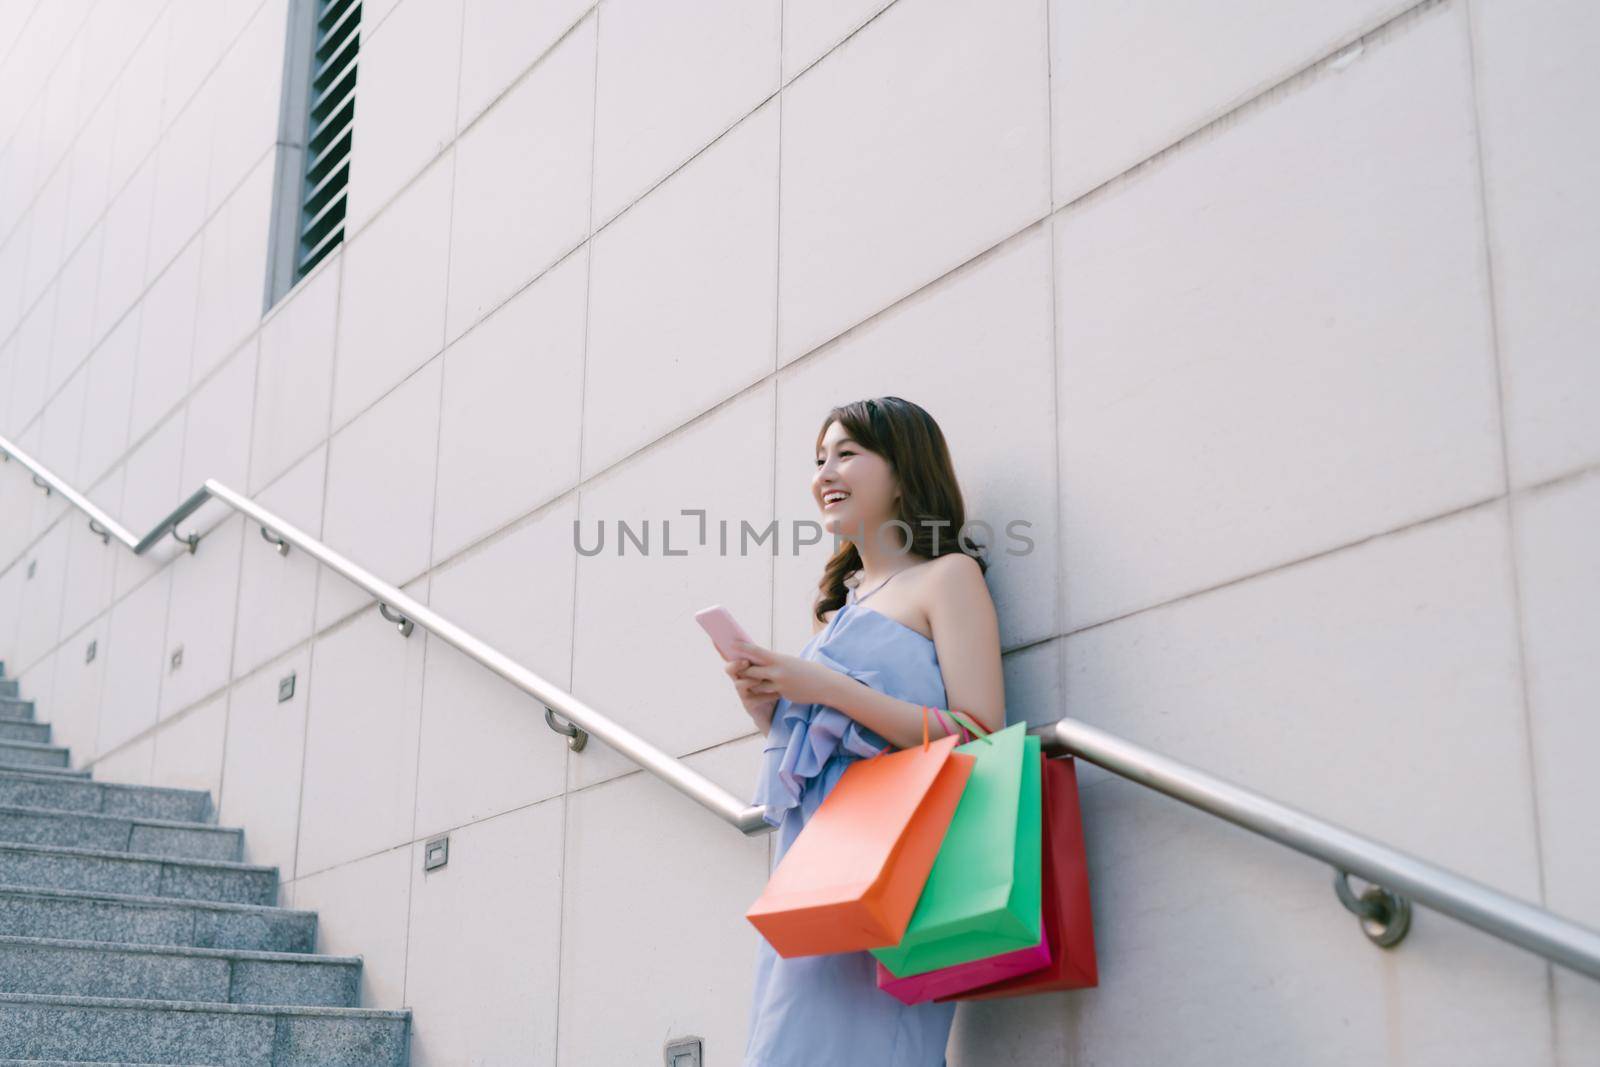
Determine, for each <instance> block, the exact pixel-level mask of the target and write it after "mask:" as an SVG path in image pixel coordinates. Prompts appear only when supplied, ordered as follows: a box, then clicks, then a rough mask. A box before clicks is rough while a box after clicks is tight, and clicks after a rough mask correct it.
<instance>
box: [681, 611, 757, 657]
mask: <svg viewBox="0 0 1600 1067" xmlns="http://www.w3.org/2000/svg"><path fill="white" fill-rule="evenodd" d="M694 621H695V622H697V623H699V624H700V625H701V627H702V628H703V629H704V630H705V632H706V633H708V634H710V635H711V643H712V644H714V645H716V646H717V652H718V653H719V654H720V655H721V656H722V658H723V659H725V660H735V659H738V658H740V651H739V649H738V648H737V647H736V646H735V645H734V643H733V642H734V641H736V640H738V641H749V642H750V643H751V644H752V645H753V644H755V643H756V640H755V638H753V637H751V636H750V635H749V634H747V633H745V632H744V627H743V626H740V625H739V624H738V623H737V622H734V621H733V616H732V615H729V614H728V609H727V608H725V607H723V606H722V605H721V604H713V605H712V606H711V607H709V608H702V609H701V610H699V611H697V612H695V613H694Z"/></svg>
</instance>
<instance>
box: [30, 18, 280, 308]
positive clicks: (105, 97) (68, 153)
mask: <svg viewBox="0 0 1600 1067" xmlns="http://www.w3.org/2000/svg"><path fill="white" fill-rule="evenodd" d="M267 3H269V0H258V3H256V6H254V8H253V10H251V11H250V16H248V18H245V19H243V21H242V22H240V27H238V32H235V34H234V37H232V38H230V40H227V42H224V43H222V48H221V51H219V53H218V59H216V62H213V64H211V66H210V67H208V69H206V70H205V74H203V75H202V77H200V82H198V83H197V85H195V90H194V91H192V93H190V94H189V96H187V98H184V101H182V104H181V106H179V107H178V110H176V112H173V118H171V122H168V123H166V126H165V128H163V130H158V131H157V134H155V144H154V146H150V150H149V152H147V154H146V155H142V157H139V160H138V162H134V163H133V165H131V170H130V171H128V181H125V182H123V184H122V187H120V189H117V190H114V192H112V190H107V195H106V206H107V208H109V206H110V203H112V202H114V200H117V197H118V195H122V192H123V190H125V189H126V187H128V184H131V182H133V179H134V178H138V174H139V168H141V166H144V165H146V162H149V158H150V157H154V155H155V154H157V152H158V150H160V147H162V141H163V139H165V138H166V134H168V133H171V130H173V126H174V125H178V120H179V118H182V115H184V112H187V110H189V109H190V107H194V102H195V99H197V98H198V96H200V93H203V91H205V88H206V83H208V82H210V80H211V78H213V77H216V72H218V69H219V67H221V66H222V62H226V61H227V59H229V56H232V54H234V48H237V46H238V42H240V38H243V35H245V32H246V30H248V29H250V26H251V24H253V22H254V21H256V18H258V16H259V14H261V11H262V8H266V6H267ZM174 6H176V0H166V6H163V8H162V10H160V13H158V14H157V16H155V21H154V22H152V24H150V27H149V29H147V30H146V35H144V37H141V38H139V42H138V43H136V45H134V46H133V48H131V50H130V51H128V58H126V59H125V61H123V64H122V67H120V69H118V70H117V74H114V75H112V77H110V80H109V82H107V85H106V90H104V91H102V93H101V98H99V99H98V101H94V106H93V107H90V110H88V118H90V122H93V118H94V115H96V114H98V112H99V109H101V107H104V106H106V104H107V101H109V99H110V98H112V94H114V93H115V91H117V88H118V83H120V82H122V75H123V74H125V72H126V69H128V66H130V64H131V62H133V58H134V56H138V54H139V50H141V48H144V43H146V40H149V35H150V34H154V32H155V30H157V29H158V27H160V26H162V24H163V22H165V19H166V16H168V13H170V10H173V8H174ZM91 13H93V11H91ZM88 18H90V16H85V21H83V26H88ZM80 32H82V27H80ZM70 46H72V45H70V43H69V45H67V48H70ZM62 58H66V53H62V56H61V58H58V61H56V62H58V64H59V62H61V59H62ZM165 74H166V72H165V70H163V77H162V101H160V104H158V107H163V109H165V106H166V77H165ZM45 80H46V82H48V78H45ZM110 102H112V104H115V101H114V99H112V101H110ZM78 110H80V117H82V104H80V107H78ZM24 115H26V112H24ZM90 122H80V123H78V128H77V130H75V131H74V133H72V138H70V141H69V142H67V146H66V147H64V149H62V152H61V158H58V160H54V162H53V163H51V165H50V173H48V174H45V179H43V181H37V182H35V189H34V192H32V195H30V197H29V202H27V206H24V208H22V211H21V213H19V214H18V222H16V226H13V227H11V230H8V232H6V234H5V237H0V250H3V248H5V246H6V245H8V243H10V242H11V237H13V234H14V232H16V230H18V227H21V224H22V221H24V219H26V218H27V214H29V211H32V210H34V206H35V205H37V203H38V197H40V194H43V190H45V186H48V184H50V182H51V179H53V178H54V176H56V171H59V170H61V168H62V166H66V165H67V160H69V158H70V157H72V152H74V149H77V142H78V139H80V138H82V136H83V131H85V130H86V128H88V125H90ZM115 131H117V126H115V123H114V125H112V136H114V138H115ZM213 142H214V138H213ZM114 144H115V139H114ZM8 149H10V146H6V147H5V149H0V158H3V157H5V152H6V150H8ZM208 158H210V157H208ZM109 166H110V165H109V162H107V171H109ZM109 181H110V174H109V173H107V182H109ZM104 214H106V213H104V210H102V211H101V213H99V214H96V216H94V219H93V221H91V222H90V224H88V226H86V227H85V238H86V237H88V234H90V232H93V229H94V227H96V226H98V224H99V222H101V219H102V218H104ZM62 226H66V221H62ZM82 243H83V242H82V240H80V242H78V245H82ZM74 251H77V245H74V248H72V250H70V251H67V253H66V254H64V259H70V258H72V253H74ZM51 280H54V275H51ZM45 285H46V288H48V285H50V283H48V282H46V283H45ZM6 339H10V338H6Z"/></svg>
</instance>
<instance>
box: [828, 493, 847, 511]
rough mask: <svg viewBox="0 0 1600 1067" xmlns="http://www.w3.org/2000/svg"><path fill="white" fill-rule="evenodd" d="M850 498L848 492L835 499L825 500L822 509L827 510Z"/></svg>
mask: <svg viewBox="0 0 1600 1067" xmlns="http://www.w3.org/2000/svg"><path fill="white" fill-rule="evenodd" d="M849 499H850V494H849V493H846V494H845V495H844V496H841V497H839V498H837V499H835V500H824V501H823V502H822V510H823V511H827V510H828V509H829V508H831V507H833V506H834V505H835V504H843V503H844V502H845V501H847V500H849Z"/></svg>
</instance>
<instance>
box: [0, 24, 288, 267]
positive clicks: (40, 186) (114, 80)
mask: <svg viewBox="0 0 1600 1067" xmlns="http://www.w3.org/2000/svg"><path fill="white" fill-rule="evenodd" d="M176 2H177V0H166V2H165V5H164V6H163V7H162V8H161V9H160V10H159V11H158V12H157V13H156V16H155V19H154V20H153V21H152V22H151V23H150V25H149V26H148V27H147V28H146V29H145V32H144V34H143V35H141V36H140V38H139V40H138V41H137V42H136V43H135V44H134V46H133V47H132V48H130V49H129V50H128V55H127V57H126V58H125V59H124V60H123V61H122V65H121V66H120V67H118V68H117V72H116V73H115V74H113V75H112V76H111V77H110V79H109V80H108V81H107V83H106V88H105V90H104V91H103V92H101V94H100V98H99V99H98V100H96V101H95V102H94V105H93V106H92V107H90V108H89V111H88V115H89V119H90V120H91V121H92V120H93V118H94V116H95V114H96V113H97V112H98V111H99V110H100V108H101V107H103V106H105V104H106V101H107V100H108V99H109V98H110V97H111V95H112V93H113V92H115V91H116V89H117V87H118V83H119V82H120V81H121V80H122V75H123V74H124V73H125V72H126V71H127V69H128V67H129V65H130V64H132V62H133V59H134V57H135V56H137V55H138V54H139V49H141V48H143V47H144V46H145V42H146V41H148V40H149V39H150V35H151V34H153V33H155V32H156V30H157V29H158V28H160V27H161V26H162V25H163V23H164V21H165V19H166V17H167V12H168V11H169V9H171V8H172V7H173V6H174V5H175V4H176ZM261 2H262V3H265V2H266V0H261ZM92 14H93V9H92V8H91V10H90V12H89V14H86V15H85V16H84V21H83V23H82V25H80V26H79V28H78V30H77V33H75V34H74V37H73V40H72V41H69V42H68V44H67V49H70V48H71V47H72V45H73V44H75V43H76V39H77V34H78V33H82V32H83V29H84V27H86V26H87V25H88V23H89V18H90V16H91V15H92ZM253 17H254V16H252V18H253ZM231 48H232V44H231V43H230V44H229V45H228V46H226V47H225V48H224V49H223V53H224V55H226V53H227V52H228V51H229V50H230V49H231ZM64 58H66V49H63V50H62V54H61V55H60V56H58V57H56V60H55V63H54V64H53V65H52V67H51V74H54V73H55V69H56V67H58V66H60V63H61V60H62V59H64ZM164 73H165V72H163V74H164ZM209 77H210V75H209V74H207V78H209ZM49 80H50V75H46V76H45V77H44V78H43V79H42V80H41V83H40V84H41V89H40V93H41V96H40V98H39V99H40V100H41V101H42V94H43V88H42V86H43V84H44V83H46V82H48V81H49ZM202 84H203V81H202ZM161 95H162V100H161V101H158V102H157V105H156V106H157V107H158V108H159V107H160V106H161V104H162V102H164V101H165V99H166V78H165V77H164V76H163V78H162V81H161ZM112 103H113V104H114V103H115V101H114V100H113V101H112ZM41 106H43V105H42V103H41ZM78 110H79V113H80V116H81V115H82V113H83V104H82V103H81V102H80V103H79V105H78ZM179 113H180V114H181V110H180V112H179ZM22 114H23V118H24V119H26V117H27V116H28V115H30V114H32V108H31V106H30V107H29V108H28V109H26V110H24V111H23V113H22ZM177 117H178V116H177V115H174V116H173V118H174V120H176V119H177ZM88 125H89V122H80V123H79V124H78V128H77V130H75V131H73V134H72V137H71V139H70V140H69V141H68V142H67V145H66V148H65V149H63V151H62V154H61V158H60V159H58V160H56V161H55V162H53V163H51V164H50V171H49V173H47V174H46V175H45V177H44V180H43V181H36V182H35V188H34V190H33V191H32V193H31V194H30V195H29V197H28V203H27V206H25V207H24V208H23V209H22V211H21V212H20V213H19V214H18V216H17V225H18V226H20V225H21V223H22V221H23V220H24V219H25V218H26V217H27V215H28V212H29V211H31V210H32V209H33V206H34V204H36V203H37V202H38V199H39V194H40V193H42V192H43V191H44V187H45V186H47V185H49V184H50V180H51V179H52V178H53V177H55V173H56V171H58V170H60V169H61V167H62V166H64V165H65V164H66V161H67V159H68V157H70V156H71V154H72V151H73V149H74V148H76V147H77V144H78V138H80V137H82V136H83V131H84V130H85V129H86V128H87V127H88ZM19 128H20V127H19ZM169 128H170V127H169ZM164 132H165V131H159V132H158V134H157V137H156V141H157V143H158V144H159V143H160V140H161V134H162V133H164ZM115 133H116V127H115V125H113V126H112V134H113V136H114V135H115ZM15 138H16V134H13V135H12V140H15ZM113 143H115V142H113ZM10 148H11V144H10V142H9V141H8V142H7V144H6V145H5V146H4V147H3V148H0V159H3V158H4V156H5V155H6V153H7V152H9V151H10ZM143 165H144V161H143V159H142V158H141V159H140V160H139V161H138V162H136V163H134V165H133V169H132V172H131V174H137V173H138V171H139V168H140V167H141V166H143ZM106 166H107V169H108V171H109V168H110V162H109V161H107V164H106ZM130 176H131V175H130ZM109 180H110V175H109V174H108V175H107V181H108V182H109ZM124 184H126V183H124ZM118 191H119V192H120V190H118ZM114 199H116V197H115V196H108V198H107V202H108V203H109V201H110V200H114ZM16 228H17V227H16V226H13V228H12V229H11V230H9V231H7V232H6V234H5V236H4V237H0V249H4V248H5V246H6V245H7V244H9V243H10V241H11V237H12V234H13V233H15V232H16ZM89 228H90V229H93V228H94V226H93V224H92V223H91V224H90V226H89ZM69 255H70V253H69Z"/></svg>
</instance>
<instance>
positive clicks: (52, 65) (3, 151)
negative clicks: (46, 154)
mask: <svg viewBox="0 0 1600 1067" xmlns="http://www.w3.org/2000/svg"><path fill="white" fill-rule="evenodd" d="M169 2H171V0H169ZM43 9H44V3H43V2H39V3H36V4H34V6H33V7H32V8H31V9H30V10H29V11H28V17H27V18H26V19H24V20H23V23H22V25H21V26H19V27H17V35H16V37H14V38H12V41H11V45H10V47H9V48H7V49H6V53H5V55H4V56H3V57H0V77H4V76H5V74H6V73H7V68H8V64H10V62H11V56H12V54H13V53H14V52H16V50H17V48H18V46H20V45H21V44H22V42H23V41H24V40H25V39H26V38H27V34H28V25H29V24H30V23H32V22H33V17H34V15H36V14H38V13H39V12H40V11H42V10H43ZM164 12H165V9H163V13H164ZM93 14H94V8H93V6H92V5H91V6H89V7H87V8H85V9H84V12H83V18H82V19H81V20H80V21H79V22H78V26H77V28H76V29H74V30H73V31H72V32H71V33H70V34H68V35H67V38H66V40H65V42H64V43H63V44H62V46H61V51H60V52H59V53H57V55H56V57H55V58H54V59H52V60H50V62H49V67H48V68H47V71H46V73H45V74H44V75H43V76H42V77H40V78H38V79H36V81H35V85H36V86H37V89H38V91H37V92H36V93H35V94H34V96H33V98H32V99H31V100H29V101H28V103H26V104H24V105H23V106H22V110H21V111H19V112H18V113H17V126H16V128H15V129H14V130H12V132H11V136H10V137H7V138H6V140H5V144H3V145H0V162H4V161H5V159H6V157H7V156H8V155H10V153H11V149H12V147H13V146H14V145H15V144H16V140H17V138H18V137H19V136H21V130H22V127H23V124H24V123H25V122H27V120H28V118H29V116H31V115H32V114H33V109H34V106H35V105H38V106H40V107H43V106H44V94H45V89H46V88H47V87H48V86H49V84H50V79H51V78H53V77H55V75H56V72H57V71H58V70H59V69H60V67H61V63H62V61H63V60H64V59H66V58H67V53H68V52H70V51H72V48H73V46H74V45H76V44H77V43H78V38H79V37H81V36H83V31H84V27H86V26H88V25H89V19H90V17H91V16H92V15H93ZM161 17H162V15H161V14H158V15H157V16H156V21H158V22H159V21H160V20H161ZM154 28H155V27H154V26H151V27H150V29H152V30H153V29H154ZM146 32H147V33H148V32H149V31H146ZM140 40H141V42H142V41H143V38H141V39H140ZM138 47H139V46H138V45H137V44H136V45H135V46H134V50H133V51H130V52H129V53H128V60H129V61H131V60H132V59H133V55H134V52H136V51H137V50H138ZM123 66H124V67H125V66H127V62H126V61H125V62H124V63H123ZM121 76H122V71H121V70H120V69H119V70H118V71H117V73H116V74H114V75H112V80H113V81H115V80H116V79H117V78H120V77H121ZM78 77H79V80H80V85H79V88H80V89H81V88H82V84H81V81H82V78H83V75H82V73H81V72H80V73H79V75H78ZM95 106H96V107H97V108H98V107H99V106H100V105H99V103H98V102H96V104H95ZM79 107H80V110H81V108H82V104H81V102H80V104H79ZM68 150H70V146H69V148H68ZM24 210H26V209H24ZM5 243H6V242H5V241H4V240H0V247H4V246H5Z"/></svg>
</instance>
